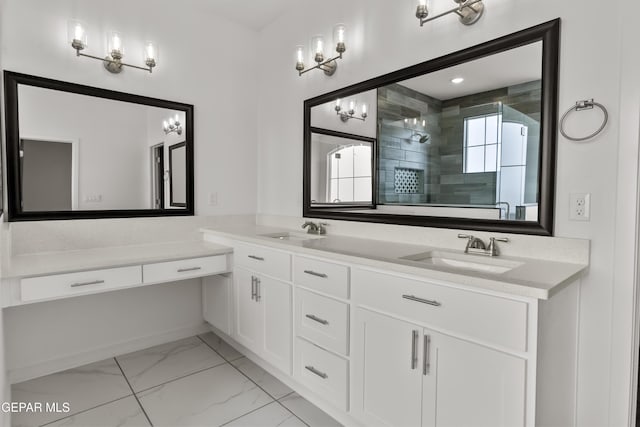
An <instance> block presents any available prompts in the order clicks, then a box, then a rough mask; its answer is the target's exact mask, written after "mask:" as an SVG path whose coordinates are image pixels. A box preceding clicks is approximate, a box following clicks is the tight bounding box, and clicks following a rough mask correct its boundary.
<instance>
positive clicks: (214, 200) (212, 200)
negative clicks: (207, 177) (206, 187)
mask: <svg viewBox="0 0 640 427" xmlns="http://www.w3.org/2000/svg"><path fill="white" fill-rule="evenodd" d="M217 205H218V193H209V206H217Z"/></svg>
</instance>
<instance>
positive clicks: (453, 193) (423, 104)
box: [304, 20, 559, 235]
mask: <svg viewBox="0 0 640 427" xmlns="http://www.w3.org/2000/svg"><path fill="white" fill-rule="evenodd" d="M558 48H559V20H556V21H552V22H549V23H545V24H542V25H539V26H536V27H533V28H530V29H527V30H524V31H520V32H518V33H515V34H511V35H508V36H505V37H502V38H499V39H496V40H493V41H490V42H487V43H483V44H481V45H478V46H474V47H471V48H469V49H465V50H463V51H459V52H455V53H452V54H450V55H446V56H444V57H441V58H437V59H434V60H431V61H428V62H425V63H422V64H418V65H416V66H412V67H409V68H405V69H402V70H399V71H396V72H393V73H390V74H387V75H384V76H381V77H378V78H374V79H372V80H368V81H365V82H362V83H358V84H355V85H353V86H350V87H347V88H344V89H340V90H337V91H334V92H331V93H328V94H324V95H321V96H318V97H316V98H313V99H309V100H307V101H305V107H304V108H305V111H304V112H305V149H304V166H305V167H304V171H305V173H304V216H308V217H317V218H333V219H342V220H355V221H370V222H383V223H393V224H405V225H422V226H430V227H447V228H461V229H477V230H488V231H502V232H513V233H528V234H540V235H552V233H553V203H554V197H553V195H554V177H555V151H556V148H555V147H556V141H555V139H556V114H557V78H558ZM336 156H338V157H337V158H336ZM364 165H367V168H365V167H364ZM369 165H371V166H370V167H369ZM365 188H366V189H367V191H366V192H365V190H364V189H365Z"/></svg>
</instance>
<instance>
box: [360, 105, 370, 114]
mask: <svg viewBox="0 0 640 427" xmlns="http://www.w3.org/2000/svg"><path fill="white" fill-rule="evenodd" d="M360 111H361V114H362V116H363V117H366V116H367V114H369V107H368V106H367V104H362V105H361V106H360Z"/></svg>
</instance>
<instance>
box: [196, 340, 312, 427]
mask: <svg viewBox="0 0 640 427" xmlns="http://www.w3.org/2000/svg"><path fill="white" fill-rule="evenodd" d="M196 336H197V337H198V338H200V340H201V341H202V342H203V343H205V344H206V345H207V346H208V347H209V348H210V349H211V350H213V351H215V352H216V353H218V352H217V351H216V350H215V349H214V348H213V347H212V346H210V345H209V344H208V343H207V342H206V341H205V340H203V339H202V338H201V337H200V335H196ZM216 336H217V335H216ZM218 338H219V337H218ZM227 345H228V344H227ZM236 351H237V350H236ZM218 354H220V353H218ZM220 357H222V358H223V359H224V360H227V359H226V358H225V357H224V356H223V355H222V354H220ZM242 357H244V358H246V359H247V360H251V359H249V358H248V357H246V356H244V355H243V356H242ZM242 357H239V358H237V359H234V360H233V361H236V360H240V359H241V358H242ZM227 363H229V365H231V366H232V367H233V368H234V369H235V370H236V371H238V372H240V374H241V375H243V376H245V377H246V378H247V379H248V380H249V381H251V382H252V383H254V384H255V385H256V387H258V388H259V389H260V390H262V391H264V392H265V393H266V394H267V396H269V397H270V398H272V399H273V400H274V401H275V402H277V403H278V404H279V405H280V406H282V407H283V408H284V409H286V410H287V411H289V412H290V413H291V414H292V415H293V416H294V417H296V418H297V419H298V420H300V422H301V423H303V424H304V425H306V426H309V424H307V423H306V422H304V420H303V419H302V418H300V417H299V416H298V415H296V414H295V413H294V412H293V411H292V410H291V409H289V408H287V407H286V406H284V405H283V404H282V403H280V400H279V399H277V398H275V397H274V396H272V395H271V394H270V393H269V392H268V391H267V390H265V389H264V388H262V387H260V385H259V384H258V383H257V382H255V381H254V380H252V379H251V378H250V377H249V376H248V375H247V374H245V373H244V372H242V371H241V370H240V369H238V367H237V366H235V365H234V364H233V363H231V362H230V361H228V360H227ZM260 369H262V368H260ZM265 372H266V371H265ZM267 373H268V372H267ZM276 380H277V378H276ZM278 381H280V380H278ZM285 385H286V384H285ZM293 393H295V391H292V392H291V393H287V394H285V395H284V396H282V397H280V399H284V398H285V397H287V396H290V395H291V394H293ZM265 406H266V405H265ZM263 407H264V406H263ZM251 412H253V411H251ZM251 412H247V413H246V414H244V415H248V414H250V413H251ZM244 415H243V416H244ZM236 419H237V418H236ZM229 422H231V421H229Z"/></svg>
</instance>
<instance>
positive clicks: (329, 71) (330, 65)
mask: <svg viewBox="0 0 640 427" xmlns="http://www.w3.org/2000/svg"><path fill="white" fill-rule="evenodd" d="M337 68H338V63H337V62H336V61H335V60H333V61H329V62H327V63H326V64H323V65H322V68H321V70H322V71H324V73H325V74H326V75H327V76H333V74H334V73H335V72H336V69H337Z"/></svg>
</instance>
